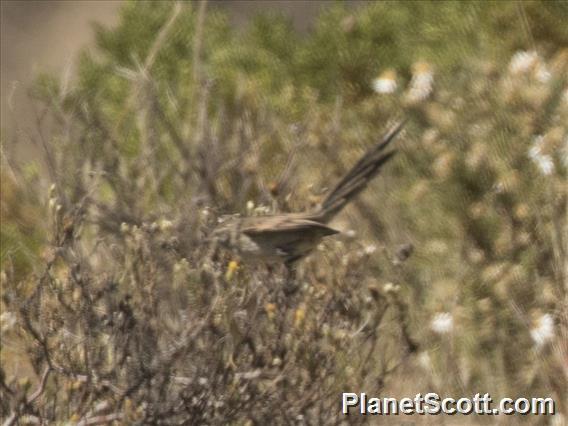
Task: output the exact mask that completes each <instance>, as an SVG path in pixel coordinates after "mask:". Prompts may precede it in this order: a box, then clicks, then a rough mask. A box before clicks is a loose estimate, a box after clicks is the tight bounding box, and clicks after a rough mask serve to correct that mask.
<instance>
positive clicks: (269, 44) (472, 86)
mask: <svg viewBox="0 0 568 426" xmlns="http://www.w3.org/2000/svg"><path fill="white" fill-rule="evenodd" d="M567 19H568V3H566V2H487V3H486V2H377V3H365V4H362V5H360V6H359V7H357V8H353V7H350V6H349V5H345V4H343V3H329V4H326V5H325V7H322V10H321V13H320V14H319V16H318V17H317V19H316V20H315V21H314V24H313V26H312V27H311V28H310V30H309V31H307V32H299V31H297V30H296V29H295V27H294V25H293V23H292V22H291V20H290V19H289V18H288V17H287V16H285V15H282V14H278V13H268V14H267V13H265V14H261V15H258V16H255V17H254V18H253V19H251V20H250V22H249V23H248V24H247V25H246V26H245V27H243V28H239V29H235V28H234V27H233V26H231V24H230V20H229V17H228V16H227V12H226V11H222V10H219V9H218V8H216V7H215V5H213V6H212V5H208V4H207V3H205V2H198V3H171V2H146V1H144V2H127V3H125V4H124V5H123V6H122V7H121V9H120V16H119V19H118V23H117V25H116V26H114V27H113V28H112V29H109V28H105V27H104V26H100V25H96V26H95V28H94V30H95V33H96V49H91V50H89V51H87V50H85V51H84V52H83V53H82V54H81V55H80V56H79V57H78V61H77V67H76V72H75V75H73V76H70V75H68V74H62V75H54V74H44V75H39V76H38V77H37V79H36V81H35V83H34V85H33V87H32V88H31V89H30V91H29V95H30V97H31V98H32V99H33V102H34V105H35V106H36V113H35V115H34V120H35V121H34V125H35V127H36V129H35V131H34V132H30V133H25V134H22V133H20V134H18V136H17V137H10V138H8V137H6V133H5V131H4V123H3V125H2V127H3V133H2V158H1V161H2V170H1V173H2V186H1V191H2V192H1V214H2V229H1V234H0V235H1V259H0V260H1V268H2V272H1V274H2V277H1V279H2V294H1V296H2V299H1V302H0V303H1V309H2V314H1V321H2V323H1V333H2V335H1V337H2V348H1V352H0V355H1V357H2V369H1V371H0V373H1V374H0V384H1V387H0V392H1V396H2V398H1V401H2V402H0V413H1V414H2V416H3V417H5V418H7V419H8V420H9V421H12V422H13V423H15V422H17V421H20V422H21V423H26V422H30V423H33V422H38V421H41V420H44V421H49V422H66V421H68V422H71V423H81V422H83V423H82V424H97V423H105V422H112V421H116V422H122V423H140V424H148V423H160V422H161V423H164V424H171V423H199V424H201V423H209V424H217V423H225V422H233V423H236V424H264V423H266V422H267V421H269V420H271V421H276V422H277V423H298V424H303V423H306V424H314V423H325V424H328V423H329V424H335V423H340V422H341V421H343V419H342V418H341V417H340V414H339V413H340V405H339V404H340V398H339V395H340V393H341V392H342V391H352V392H359V391H364V392H366V393H368V394H373V395H383V396H387V395H388V396H391V397H402V396H412V395H414V394H416V393H418V392H422V393H426V392H432V391H433V392H437V393H439V394H440V395H443V396H453V397H457V396H471V395H473V394H475V393H478V392H479V393H482V394H483V393H486V392H488V393H490V394H491V396H492V397H493V398H494V399H497V398H501V397H505V396H508V397H513V398H515V397H533V396H534V397H547V396H551V397H553V398H554V399H555V400H556V402H557V411H558V412H559V414H557V415H556V416H551V417H539V418H537V417H533V416H530V417H526V416H512V417H506V418H504V419H503V418H501V417H500V418H499V419H498V421H499V423H504V424H517V423H528V424H555V425H556V424H562V422H563V421H566V420H565V419H566V417H565V416H566V411H567V410H568V407H566V405H565V401H566V389H567V388H568V384H567V382H568V339H567V333H568V331H567V326H568V323H567V322H568V315H567V306H568V298H567V297H568V296H567V290H568V284H567V268H568V260H567V259H568V258H567V252H566V250H567V219H566V217H567V212H566V201H567V185H566V172H567V167H568V129H567V126H566V123H567V122H568V91H567V75H568V73H567V71H568V26H566V25H565V23H566V22H567ZM563 24H564V25H563ZM2 96H5V94H4V93H3V94H2ZM401 115H404V116H408V117H409V119H410V121H409V123H408V125H407V127H406V131H405V133H404V134H403V136H402V137H401V138H400V140H399V141H398V145H399V148H400V149H399V151H400V152H399V154H398V155H397V157H396V158H395V160H393V161H392V162H391V163H390V164H389V165H388V166H387V167H386V170H385V172H384V173H383V174H382V175H381V177H380V178H378V179H377V181H376V183H374V184H373V185H372V186H371V187H370V188H369V189H368V190H367V191H366V192H365V193H364V194H363V195H362V196H361V197H360V198H359V199H358V200H357V202H356V203H354V205H353V206H351V207H349V208H348V209H347V210H346V211H345V212H344V213H343V214H342V215H341V217H340V218H338V219H337V221H336V222H337V223H336V225H337V226H338V227H339V228H341V229H342V230H343V231H344V233H343V234H342V235H341V236H340V237H338V238H329V239H328V241H326V242H325V243H324V244H322V246H321V247H319V249H318V251H317V252H316V253H314V254H313V255H312V256H311V257H310V258H309V259H307V260H306V261H304V262H302V264H301V266H300V269H299V275H298V280H299V283H300V284H301V285H300V290H299V291H298V292H297V293H296V294H294V295H291V296H285V295H284V294H283V293H282V287H283V280H284V275H283V273H282V271H281V270H280V269H279V268H278V267H266V266H258V265H257V266H254V265H248V264H246V263H241V262H240V260H239V259H238V258H235V257H234V256H233V255H232V254H230V253H224V254H223V255H222V256H221V257H215V256H212V255H211V253H210V251H209V250H208V245H207V236H208V235H209V232H210V231H211V229H212V228H213V227H214V226H215V224H216V223H217V218H218V217H219V216H220V215H222V214H226V213H241V214H243V215H258V214H265V213H270V212H277V211H296V210H303V209H307V208H310V207H313V206H314V205H315V204H317V202H318V201H319V200H321V196H322V194H323V193H324V192H325V189H326V188H325V187H324V186H323V185H324V184H323V182H327V181H330V180H333V179H336V178H337V177H339V176H340V175H341V173H342V172H344V171H345V170H346V169H347V167H349V166H350V165H351V164H352V163H353V162H354V161H355V160H356V159H357V157H358V156H359V155H361V153H362V152H363V151H364V149H365V147H367V146H369V144H371V143H373V142H374V141H376V140H377V139H378V138H379V137H380V136H381V134H382V133H383V132H384V131H385V130H386V128H387V127H388V125H389V124H390V123H392V122H393V120H394V119H396V118H397V117H399V116H401ZM16 120H17V119H16ZM22 139H25V140H24V141H22ZM26 142H27V143H30V142H31V143H33V144H34V146H36V147H37V149H38V150H40V152H41V153H42V154H41V161H23V160H21V159H20V158H18V157H17V156H16V155H15V154H14V152H15V145H16V144H18V143H26ZM350 420H353V419H352V418H350ZM438 420H439V419H435V421H436V422H437V421H438ZM354 421H356V422H359V421H360V422H363V421H366V419H364V418H361V419H354ZM373 421H377V422H378V423H380V422H387V421H388V419H387V418H383V419H373ZM412 421H415V422H417V423H429V422H433V420H432V419H429V418H427V417H420V418H418V417H417V418H412ZM451 422H452V424H454V423H456V424H458V423H461V424H478V423H479V424H493V423H494V422H496V420H495V419H494V418H487V417H453V418H452V420H451Z"/></svg>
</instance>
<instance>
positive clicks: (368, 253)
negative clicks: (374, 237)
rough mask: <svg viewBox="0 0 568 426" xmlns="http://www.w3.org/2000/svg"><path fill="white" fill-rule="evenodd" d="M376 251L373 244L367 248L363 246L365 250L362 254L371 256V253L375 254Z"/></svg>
mask: <svg viewBox="0 0 568 426" xmlns="http://www.w3.org/2000/svg"><path fill="white" fill-rule="evenodd" d="M376 251H377V246H376V245H374V244H369V245H368V246H365V248H364V249H363V252H364V253H365V254H366V255H371V254H373V253H374V252H376Z"/></svg>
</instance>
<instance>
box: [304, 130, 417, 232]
mask: <svg viewBox="0 0 568 426" xmlns="http://www.w3.org/2000/svg"><path fill="white" fill-rule="evenodd" d="M405 123H406V120H403V121H401V122H399V123H398V124H396V125H395V126H393V127H392V128H391V129H390V130H389V132H388V133H387V134H386V135H385V136H384V137H383V139H382V140H381V141H380V142H379V143H377V144H376V145H374V146H373V147H371V148H370V149H369V150H368V151H367V152H366V153H365V154H364V155H363V156H362V157H361V158H360V159H359V161H358V162H357V163H356V164H355V165H354V166H353V167H352V168H351V170H349V172H347V174H346V175H345V176H343V177H342V178H341V180H340V181H339V182H338V183H337V184H336V185H335V187H334V188H333V189H332V190H331V191H330V192H329V194H328V195H327V197H326V198H325V199H324V200H323V202H322V203H321V205H320V207H319V209H318V210H317V211H316V212H315V215H314V216H315V219H316V220H318V221H319V222H323V223H327V222H329V221H330V220H331V219H332V218H333V217H334V216H335V215H336V214H337V213H339V212H340V211H341V210H342V209H343V208H344V207H345V206H346V205H347V203H349V202H350V201H351V200H352V199H353V198H354V197H356V196H357V195H358V194H359V193H360V192H361V191H362V190H363V189H365V188H366V187H367V184H368V183H369V182H370V181H371V180H372V179H373V178H374V177H375V176H376V175H377V174H378V173H379V172H380V171H381V167H382V166H383V164H385V163H386V162H387V161H389V160H390V159H391V158H392V157H393V155H394V154H395V153H396V150H390V151H387V152H385V149H386V148H387V147H388V146H389V144H390V143H391V142H392V141H393V140H394V139H395V138H396V136H397V135H398V134H399V133H400V131H401V130H402V128H403V127H404V124H405Z"/></svg>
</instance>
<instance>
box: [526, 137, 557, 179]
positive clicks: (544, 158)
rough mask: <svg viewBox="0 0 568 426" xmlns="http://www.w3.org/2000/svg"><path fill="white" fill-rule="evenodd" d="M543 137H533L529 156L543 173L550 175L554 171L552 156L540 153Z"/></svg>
mask: <svg viewBox="0 0 568 426" xmlns="http://www.w3.org/2000/svg"><path fill="white" fill-rule="evenodd" d="M543 141H544V138H543V137H542V136H541V135H539V136H537V137H535V138H534V142H533V145H532V146H531V148H530V149H529V153H528V155H529V158H530V159H531V160H533V161H534V163H535V164H536V166H537V167H538V168H539V169H540V171H541V173H542V174H543V175H550V174H552V172H553V171H554V162H553V161H552V157H551V156H550V155H547V154H543V153H542V146H543Z"/></svg>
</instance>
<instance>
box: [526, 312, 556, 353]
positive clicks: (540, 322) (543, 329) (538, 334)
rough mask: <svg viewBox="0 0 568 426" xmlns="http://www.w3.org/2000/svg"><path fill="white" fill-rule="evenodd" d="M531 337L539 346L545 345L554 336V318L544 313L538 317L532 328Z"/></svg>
mask: <svg viewBox="0 0 568 426" xmlns="http://www.w3.org/2000/svg"><path fill="white" fill-rule="evenodd" d="M531 337H532V339H533V341H534V343H535V344H536V346H537V347H541V346H543V345H544V344H545V343H547V342H549V341H550V340H552V339H553V337H554V318H552V315H550V314H544V315H542V316H541V317H540V318H538V319H537V321H536V325H535V327H534V328H532V329H531Z"/></svg>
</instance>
